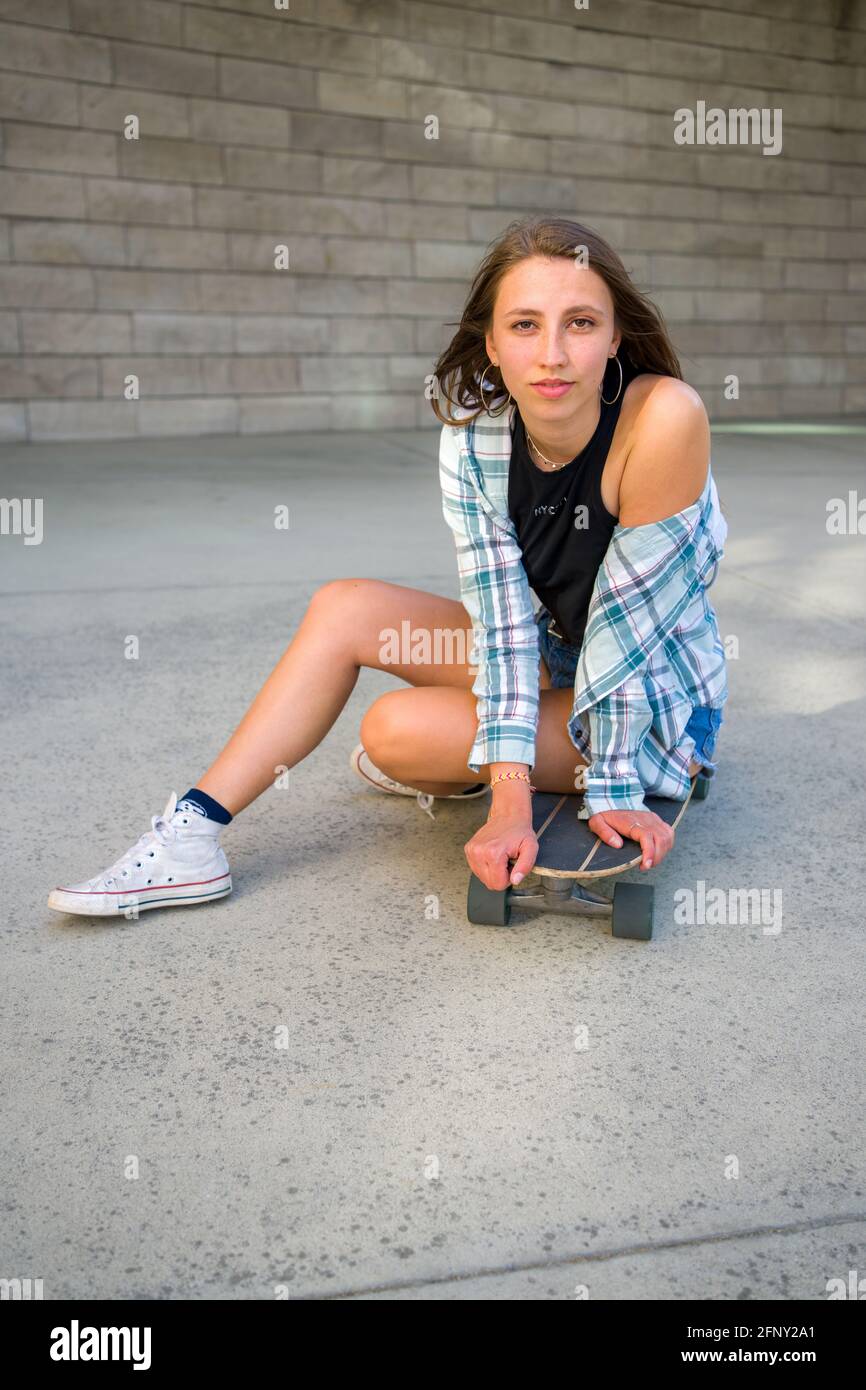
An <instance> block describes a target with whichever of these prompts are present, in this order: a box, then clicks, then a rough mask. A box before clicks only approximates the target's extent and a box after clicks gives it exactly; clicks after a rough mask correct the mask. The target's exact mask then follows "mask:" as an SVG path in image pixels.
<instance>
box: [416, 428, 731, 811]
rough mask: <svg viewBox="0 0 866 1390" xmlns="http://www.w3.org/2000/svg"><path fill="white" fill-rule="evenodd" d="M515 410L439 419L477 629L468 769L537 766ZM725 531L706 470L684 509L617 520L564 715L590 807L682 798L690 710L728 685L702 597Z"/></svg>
mask: <svg viewBox="0 0 866 1390" xmlns="http://www.w3.org/2000/svg"><path fill="white" fill-rule="evenodd" d="M514 409H515V407H514V405H513V404H512V405H511V406H510V407H509V408H508V410H507V411H504V412H503V413H502V414H501V415H500V416H498V417H497V416H491V415H490V414H488V413H487V412H484V413H483V414H481V415H479V416H478V417H477V419H475V420H474V421H470V422H467V423H466V424H465V425H464V424H460V425H443V426H442V432H441V436H440V444H439V478H440V484H441V488H442V512H443V515H444V517H445V520H446V521H447V522H448V525H449V526H450V527H451V529H452V531H453V532H454V538H455V543H456V547H457V569H458V574H459V578H460V597H461V601H462V603H463V606H464V607H465V609H466V611H467V613H468V614H469V617H470V619H471V620H472V623H473V627H474V633H475V646H474V649H473V652H472V654H471V655H470V662H471V663H472V664H474V663H475V662H477V663H478V675H477V677H476V679H475V681H474V683H473V686H472V690H473V694H475V696H476V697H477V703H476V711H477V715H478V728H477V732H476V736H475V742H474V743H473V745H472V749H471V751H470V755H469V762H468V764H467V766H468V767H469V769H470V770H471V771H472V772H475V773H477V772H478V771H479V770H480V769H481V767H482V766H485V765H486V764H488V763H496V762H521V763H527V764H528V765H529V767H530V769H531V768H532V767H533V766H534V764H535V739H536V731H537V728H538V692H539V685H538V663H539V648H538V630H537V627H536V623H535V618H534V614H533V602H532V597H531V591H530V588H529V580H528V578H527V575H526V571H525V569H524V567H523V558H522V553H521V550H520V546H519V543H518V540H517V532H516V528H515V526H514V523H513V521H512V520H511V518H510V516H509V515H508V470H509V466H510V463H511V445H512V435H511V421H512V417H513V414H514ZM452 413H455V414H458V415H459V414H460V412H459V411H458V412H452ZM468 413H469V412H464V414H467V415H468ZM726 535H727V525H726V523H725V520H724V518H723V516H722V513H721V508H720V506H719V499H718V493H717V491H716V485H715V482H714V480H713V477H712V469H711V468H710V469H708V471H707V481H706V483H705V485H704V490H703V492H702V493H701V496H700V497H699V499H698V500H697V502H695V503H693V504H692V506H690V507H686V508H684V510H683V511H680V512H677V513H676V514H675V515H674V516H670V517H667V518H665V520H664V521H653V522H648V523H647V524H645V525H643V526H620V525H617V526H616V527H615V529H614V532H613V535H612V537H611V541H610V545H609V546H608V549H607V553H606V554H605V557H604V560H603V562H602V564H601V566H600V568H599V571H598V575H597V577H596V581H595V585H594V587H593V591H592V597H591V599H590V605H589V613H588V617H587V624H586V632H585V634H584V639H583V644H582V646H581V649H580V657H579V661H578V666H577V672H576V675H575V683H574V689H575V698H574V706H573V709H572V714H571V718H570V719H569V721H568V733H569V736H570V738H571V741H572V743H573V744H574V746H575V747H576V748H577V749H578V750H579V751H580V752H581V753H582V754H583V755H584V757H586V758H587V759H591V762H590V766H589V767H588V768H587V776H586V796H585V805H586V808H587V810H588V811H589V812H590V814H591V815H594V814H595V813H596V812H597V811H605V810H610V811H614V810H635V811H640V810H644V809H646V808H645V806H644V794H645V793H650V794H652V795H654V796H668V797H671V798H673V799H674V800H676V801H683V800H685V798H686V796H687V795H688V791H689V776H688V767H689V762H690V759H691V756H692V753H693V751H694V740H693V739H692V737H691V735H689V734H684V730H685V726H686V724H687V723H688V720H689V717H690V715H691V713H692V708H693V706H695V705H709V706H710V707H712V708H714V709H721V707H722V706H723V705H724V703H725V701H726V699H727V694H728V692H727V674H726V669H725V656H724V649H723V646H722V642H721V638H720V636H719V631H718V624H717V622H716V615H715V612H714V610H713V608H712V605H711V604H710V602H709V600H708V599H707V596H706V590H707V589H708V588H709V587H710V586H711V585H712V583H713V582H714V580H715V578H716V574H717V572H718V566H719V562H720V560H721V558H722V556H723V554H724V542H725V537H726Z"/></svg>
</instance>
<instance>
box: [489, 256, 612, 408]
mask: <svg viewBox="0 0 866 1390" xmlns="http://www.w3.org/2000/svg"><path fill="white" fill-rule="evenodd" d="M621 336H622V335H621V334H620V333H619V332H615V331H614V313H613V298H612V296H611V293H610V290H609V289H608V287H607V283H606V282H605V280H604V279H603V278H602V276H601V275H599V274H598V273H597V272H596V271H594V270H590V269H589V268H588V267H586V266H580V265H577V264H575V263H574V262H573V261H571V260H568V259H566V258H565V257H564V256H530V257H528V258H527V259H526V260H524V261H521V262H520V264H519V265H516V266H512V268H511V270H509V271H508V272H507V273H506V274H505V275H504V276H503V278H502V280H501V281H500V284H499V293H498V294H497V296H496V303H495V305H494V308H493V327H492V330H491V331H490V332H489V333H488V334H487V336H486V338H485V343H486V346H487V352H488V356H489V357H490V359H491V361H492V362H494V363H497V364H498V365H499V367H500V370H501V372H502V379H503V381H504V382H505V386H506V389H507V390H509V391H510V392H511V394H512V396H513V397H514V399H515V401H516V402H517V405H518V407H519V409H520V413H521V415H523V416H524V417H525V418H528V419H529V420H533V419H534V420H536V421H545V422H549V423H550V424H554V423H556V424H557V425H559V426H561V427H563V428H567V427H568V423H569V421H570V420H571V419H572V418H574V419H575V420H577V419H578V417H579V416H581V415H582V414H585V412H586V405H587V402H588V401H595V400H597V398H598V388H599V385H600V384H601V380H602V377H603V376H604V371H605V368H606V366H607V363H608V358H609V357H611V356H612V355H613V353H614V351H615V349H616V348H617V347H618V346H619V343H620V339H621ZM489 380H490V378H489V377H488V378H487V379H486V380H485V383H484V389H485V394H486V393H488V392H489V386H488V382H489ZM552 380H559V381H560V382H562V383H566V384H564V385H562V386H560V387H556V386H554V387H549V388H547V389H545V388H544V386H543V385H541V384H540V383H544V382H545V381H552ZM488 398H489V399H491V400H492V396H489V397H488Z"/></svg>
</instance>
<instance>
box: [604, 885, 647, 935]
mask: <svg viewBox="0 0 866 1390" xmlns="http://www.w3.org/2000/svg"><path fill="white" fill-rule="evenodd" d="M654 896H655V894H654V890H653V888H652V886H651V885H650V884H648V883H618V884H617V885H616V887H615V888H614V890H613V915H612V917H611V927H610V931H611V935H612V936H623V937H629V938H630V939H631V940H632V941H649V940H650V939H651V937H652V934H653V897H654Z"/></svg>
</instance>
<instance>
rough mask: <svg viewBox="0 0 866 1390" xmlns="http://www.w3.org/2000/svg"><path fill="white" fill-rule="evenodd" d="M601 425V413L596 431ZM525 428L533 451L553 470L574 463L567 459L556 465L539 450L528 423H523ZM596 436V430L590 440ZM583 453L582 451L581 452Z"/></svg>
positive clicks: (599, 413)
mask: <svg viewBox="0 0 866 1390" xmlns="http://www.w3.org/2000/svg"><path fill="white" fill-rule="evenodd" d="M600 424H601V411H599V412H598V420H597V421H596V425H595V429H596V430H597V429H598V427H599V425H600ZM523 428H524V431H525V433H526V438H527V439H528V440H529V442H530V444H531V445H532V447H533V449H534V450H535V452H536V453H537V454H538V457H539V458H540V459H544V462H545V463H547V464H549V465H550V467H551V468H552V469H556V468H565V466H566V464H569V463H571V462H573V460H572V459H566V460H565V463H554V462H553V460H552V459H549V458H545V456H544V454H543V453H542V452H541V450H540V449H539V447H538V445H537V444H536V442H535V440H534V439H533V438H532V435H531V434H530V433H529V430H528V429H527V428H526V421H524V422H523ZM594 435H595V430H593V432H592V434H591V435H590V439H592V438H593V436H594ZM588 443H589V439H588V440H587V444H588ZM583 447H584V449H585V448H586V444H584V446H583ZM581 452H582V451H581ZM575 457H577V455H575Z"/></svg>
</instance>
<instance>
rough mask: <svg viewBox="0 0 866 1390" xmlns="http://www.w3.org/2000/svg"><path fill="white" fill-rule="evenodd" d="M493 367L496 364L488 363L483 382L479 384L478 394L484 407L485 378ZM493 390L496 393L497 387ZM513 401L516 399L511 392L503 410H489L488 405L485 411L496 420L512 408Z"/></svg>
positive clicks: (482, 376) (483, 374) (482, 374)
mask: <svg viewBox="0 0 866 1390" xmlns="http://www.w3.org/2000/svg"><path fill="white" fill-rule="evenodd" d="M493 365H494V364H493V363H492V362H488V364H487V366H486V367H485V368H484V371H483V372H482V373H481V380H480V382H479V383H478V394H479V396H480V397H481V404H482V405H484V378H485V377H486V375H487V373H488V372H489V371H490V368H491V367H492V366H493ZM502 384H503V386H504V385H505V383H504V382H503V383H502ZM491 385H492V383H491ZM493 390H494V391H495V390H496V387H495V386H494V387H493ZM513 399H514V397H513V396H512V394H511V392H510V391H509V392H508V400H507V401H506V402H505V404H504V406H503V407H502V410H489V409H488V407H487V406H486V405H484V409H485V410H486V411H487V414H488V415H492V416H494V418H495V417H496V416H497V415H502V414H503V413H504V412H505V411H506V410H507V409H508V407H509V406H510V404H511V402H512V400H513Z"/></svg>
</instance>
